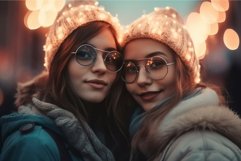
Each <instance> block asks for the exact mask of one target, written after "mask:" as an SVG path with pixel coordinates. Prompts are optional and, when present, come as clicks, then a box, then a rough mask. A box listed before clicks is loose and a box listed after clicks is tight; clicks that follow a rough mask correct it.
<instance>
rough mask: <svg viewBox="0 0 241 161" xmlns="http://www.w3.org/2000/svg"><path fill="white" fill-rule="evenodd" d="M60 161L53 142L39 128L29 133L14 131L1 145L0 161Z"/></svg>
mask: <svg viewBox="0 0 241 161" xmlns="http://www.w3.org/2000/svg"><path fill="white" fill-rule="evenodd" d="M27 160H32V161H60V155H59V151H58V147H57V145H56V143H55V141H54V140H53V139H52V138H51V136H49V135H48V134H47V133H46V132H45V131H44V130H43V129H42V128H41V127H38V126H36V127H35V129H34V130H33V131H31V132H29V133H26V134H22V133H21V132H20V131H16V132H14V133H13V134H11V135H10V136H8V137H7V138H6V140H5V141H4V143H3V145H2V149H1V154H0V161H27Z"/></svg>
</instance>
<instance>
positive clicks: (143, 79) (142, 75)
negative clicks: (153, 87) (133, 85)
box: [137, 67, 152, 87]
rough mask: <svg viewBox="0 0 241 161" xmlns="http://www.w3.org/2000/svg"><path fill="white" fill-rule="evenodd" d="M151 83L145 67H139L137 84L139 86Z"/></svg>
mask: <svg viewBox="0 0 241 161" xmlns="http://www.w3.org/2000/svg"><path fill="white" fill-rule="evenodd" d="M151 83H152V79H151V78H150V77H149V75H148V73H147V71H146V69H145V68H144V67H141V68H140V71H139V75H138V77H137V84H138V85H139V86H140V87H145V86H148V85H150V84H151Z"/></svg>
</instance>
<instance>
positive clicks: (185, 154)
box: [155, 131, 241, 161]
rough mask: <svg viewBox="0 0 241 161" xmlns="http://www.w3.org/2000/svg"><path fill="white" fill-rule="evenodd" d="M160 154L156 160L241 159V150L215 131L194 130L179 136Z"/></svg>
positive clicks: (211, 160)
mask: <svg viewBox="0 0 241 161" xmlns="http://www.w3.org/2000/svg"><path fill="white" fill-rule="evenodd" d="M160 156H161V157H160ZM160 156H159V158H158V159H157V158H156V159H155V160H159V161H241V150H240V149H239V148H238V146H237V145H235V144H234V143H233V142H231V141H230V140H229V139H227V138H226V137H224V136H222V135H220V134H217V133H215V132H208V131H192V132H189V133H186V134H184V135H182V136H180V137H179V138H177V139H176V140H175V141H174V142H173V143H172V144H171V145H169V147H168V148H166V150H165V152H164V153H163V154H162V155H160Z"/></svg>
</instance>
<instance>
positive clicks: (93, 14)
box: [44, 0, 122, 70]
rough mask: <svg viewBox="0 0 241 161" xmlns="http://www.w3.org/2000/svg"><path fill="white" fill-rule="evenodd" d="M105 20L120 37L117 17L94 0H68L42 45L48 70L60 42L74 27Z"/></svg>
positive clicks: (118, 38) (119, 37) (118, 37)
mask: <svg viewBox="0 0 241 161" xmlns="http://www.w3.org/2000/svg"><path fill="white" fill-rule="evenodd" d="M96 21H100V22H105V23H108V24H110V25H111V26H112V27H113V28H114V30H115V31H116V33H117V40H118V41H119V40H120V39H121V36H122V33H121V25H120V24H119V21H118V18H117V17H113V16H112V15H111V14H110V13H109V12H107V11H105V9H104V8H103V7H100V6H98V3H97V2H96V1H95V0H78V1H70V2H68V3H67V4H66V5H65V7H64V8H63V9H62V11H61V12H60V13H59V15H58V16H57V18H56V20H55V22H54V24H53V25H52V26H51V28H50V29H49V32H48V34H47V38H46V43H45V45H44V51H45V59H44V61H45V63H44V66H45V67H46V68H47V70H49V68H50V64H51V62H52V59H53V57H54V55H55V54H56V52H57V50H58V48H59V47H60V45H61V43H62V42H63V41H64V40H65V39H66V38H67V37H68V35H70V34H71V33H72V32H73V31H74V30H75V29H76V28H78V27H80V26H82V25H85V24H87V23H90V22H96Z"/></svg>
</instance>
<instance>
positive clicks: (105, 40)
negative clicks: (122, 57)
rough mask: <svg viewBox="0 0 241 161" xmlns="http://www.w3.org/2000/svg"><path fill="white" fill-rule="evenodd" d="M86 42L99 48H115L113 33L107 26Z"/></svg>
mask: <svg viewBox="0 0 241 161" xmlns="http://www.w3.org/2000/svg"><path fill="white" fill-rule="evenodd" d="M88 43H89V44H91V45H93V46H95V47H97V48H99V49H106V48H116V42H115V38H114V35H113V34H112V32H111V31H110V29H108V28H106V29H104V30H102V31H101V32H100V33H98V34H97V35H96V36H95V37H93V38H92V39H90V40H89V41H88Z"/></svg>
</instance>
